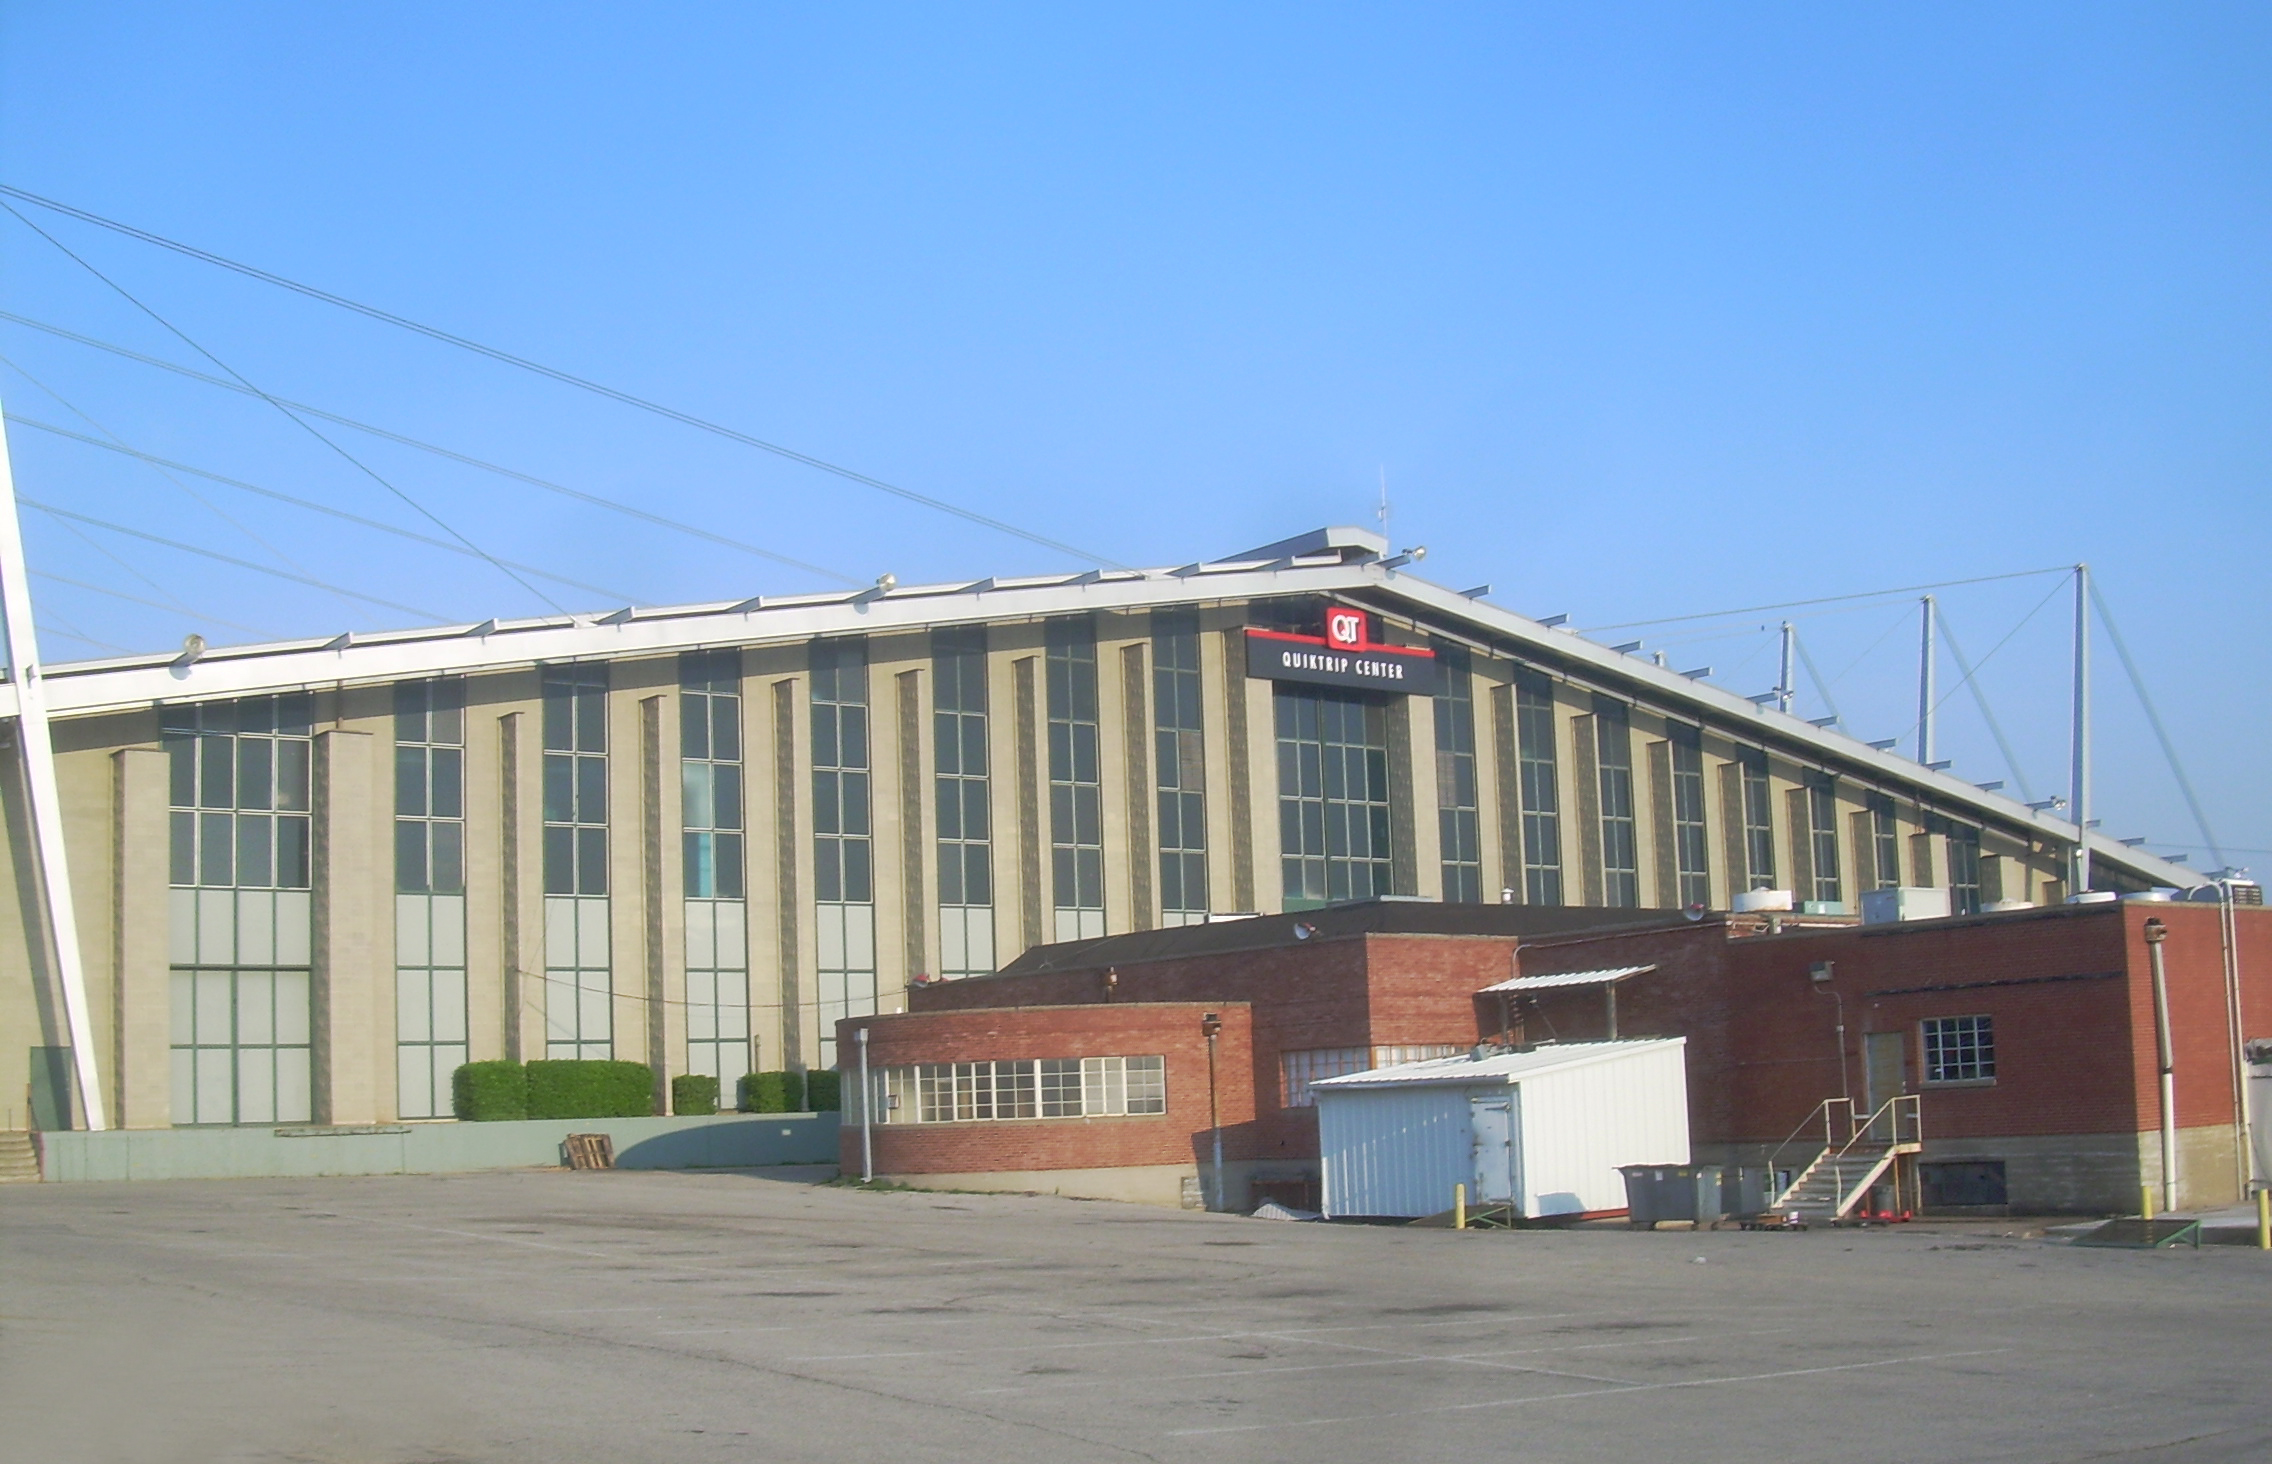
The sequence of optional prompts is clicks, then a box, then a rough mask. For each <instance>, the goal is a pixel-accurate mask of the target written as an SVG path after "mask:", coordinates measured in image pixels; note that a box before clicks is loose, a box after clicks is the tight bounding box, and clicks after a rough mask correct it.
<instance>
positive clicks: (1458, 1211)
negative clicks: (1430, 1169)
mask: <svg viewBox="0 0 2272 1464" xmlns="http://www.w3.org/2000/svg"><path fill="white" fill-rule="evenodd" d="M1452 1229H1454V1230H1465V1229H1467V1186H1466V1185H1464V1184H1455V1185H1453V1186H1452Z"/></svg>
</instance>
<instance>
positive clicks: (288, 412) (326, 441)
mask: <svg viewBox="0 0 2272 1464" xmlns="http://www.w3.org/2000/svg"><path fill="white" fill-rule="evenodd" d="M0 209H6V210H7V211H8V212H9V213H10V214H11V215H13V216H14V217H15V220H16V222H18V223H20V224H22V225H23V226H24V227H25V228H27V229H29V230H31V231H32V232H33V233H35V234H37V235H39V236H40V237H41V238H42V239H45V240H46V241H47V242H48V243H50V244H52V245H54V246H55V248H56V249H57V250H58V251H60V252H61V253H62V255H63V256H64V258H66V259H69V260H70V261H71V262H72V263H73V264H76V265H78V266H79V267H80V268H81V269H83V270H85V271H86V272H87V273H89V274H91V275H93V276H94V277H95V278H96V279H98V280H101V281H102V282H103V283H104V284H106V285H108V286H110V288H111V289H112V290H113V291H114V292H116V293H117V295H118V297H119V298H120V299H122V300H124V301H126V303H127V304H129V305H132V306H133V307H134V308H135V309H137V310H139V311H141V312H142V313H143V314H144V315H147V316H149V317H150V318H151V319H152V320H154V321H156V322H157V323H158V324H159V325H161V326H163V327H164V328H165V329H166V330H167V331H168V332H169V333H171V334H172V335H173V336H174V337H175V338H176V339H177V340H179V341H180V342H181V343H182V344H183V345H185V346H187V347H189V348H190V349H191V350H193V351H195V352H197V354H198V355H200V356H203V357H204V358H205V359H206V360H208V361H211V362H212V363H213V364H214V365H216V366H218V367H220V368H221V370H222V371H224V372H226V373H227V374H228V375H230V376H233V377H235V378H236V379H237V381H238V382H240V383H241V384H242V385H243V386H244V387H245V389H246V390H248V391H250V392H252V393H253V394H254V395H255V396H258V397H259V398H260V399H261V400H262V401H265V402H267V403H268V404H269V405H270V406H272V407H274V408H275V409H276V410H277V411H279V412H281V413H283V414H284V417H285V420H287V421H289V422H291V423H292V424H293V425H294V426H297V427H298V428H300V430H301V431H303V432H305V433H307V434H308V435H309V436H310V437H313V438H314V439H315V440H316V441H318V442H320V443H322V444H323V445H324V446H325V447H328V448H330V449H331V450H332V451H333V452H335V453H337V454H338V455H339V456H340V457H341V458H343V459H345V460H346V461H347V463H348V464H349V465H350V466H352V467H353V468H355V469H356V470H357V471H358V472H360V473H362V474H363V476H365V477H367V478H369V479H370V480H371V481H372V482H374V483H376V484H378V485H379V486H380V487H381V488H384V489H386V490H387V492H389V493H392V494H393V495H394V496H395V497H397V498H399V499H401V500H402V501H403V502H404V503H406V504H408V505H410V507H411V508H412V509H414V510H416V511H417V513H418V514H419V516H420V517H422V518H424V519H425V520H427V522H429V523H431V524H433V525H434V526H435V527H436V528H438V529H440V530H441V531H442V532H443V533H445V534H448V535H449V536H450V537H451V538H453V539H455V540H457V541H458V542H459V543H461V544H463V545H465V547H466V548H468V549H471V550H472V551H473V552H474V553H475V554H477V555H479V556H480V557H481V558H483V559H485V560H488V561H489V563H490V564H491V566H493V567H494V568H495V569H496V570H497V572H498V573H500V574H502V575H504V576H505V577H506V578H507V579H509V580H511V581H513V583H515V584H517V585H519V586H520V587H521V588H522V589H524V590H527V591H528V592H529V593H530V594H532V595H534V596H536V597H537V598H538V599H539V600H542V601H543V602H544V603H545V604H547V605H549V606H551V607H552V608H553V609H555V610H558V611H561V612H562V613H563V614H565V613H566V607H564V606H563V605H561V604H560V602H559V601H557V600H555V599H553V598H552V597H551V596H550V595H547V594H546V593H545V592H544V591H542V590H540V589H538V588H537V587H536V586H535V585H532V584H530V583H529V582H528V581H527V580H525V579H523V578H521V576H520V575H518V574H516V573H514V572H513V571H512V570H511V569H509V568H507V567H506V566H505V565H504V563H503V562H501V561H500V560H499V559H498V558H497V557H496V556H495V555H493V554H491V553H490V552H489V551H488V550H486V549H483V548H482V547H481V546H480V545H479V544H476V543H474V542H473V540H471V539H469V538H467V537H466V536H465V535H463V534H461V533H459V532H458V531H457V530H456V529H455V528H453V527H451V526H450V525H449V524H447V523H445V522H443V520H442V518H441V516H440V515H438V514H436V513H434V512H433V511H432V510H431V509H429V508H427V507H426V505H424V504H423V503H420V502H419V501H418V500H417V499H415V498H412V497H411V496H410V495H409V494H408V493H405V492H403V491H402V490H401V489H400V488H397V487H396V486H395V485H394V484H392V483H390V482H388V481H387V480H386V479H385V478H383V477H381V476H380V475H379V474H378V472H377V471H376V470H374V469H373V468H372V467H371V466H370V465H369V464H367V463H365V462H364V461H362V459H360V458H358V457H356V456H355V454H353V453H351V452H349V451H348V450H347V449H346V448H344V447H341V446H340V445H339V444H338V443H336V442H334V441H332V440H331V439H330V438H328V437H326V436H324V435H323V433H322V432H321V431H320V430H319V429H318V428H317V427H316V426H315V425H314V424H313V423H311V422H309V421H308V420H307V419H306V418H304V417H302V416H300V415H299V414H298V413H296V412H294V411H293V410H292V409H291V408H290V407H287V406H285V405H284V404H283V403H282V402H280V401H278V400H277V399H276V398H275V397H272V396H270V395H269V394H268V393H267V392H265V391H262V390H261V389H260V388H259V387H257V386H254V385H253V384H252V382H251V381H250V380H248V379H247V378H246V377H245V375H244V373H243V372H241V371H238V370H237V369H236V368H235V367H233V366H231V365H230V364H229V363H228V362H226V361H224V360H222V359H221V358H220V357H219V356H216V355H214V354H213V353H212V352H211V351H208V350H206V349H205V348H204V347H203V346H201V345H199V344H198V343H197V342H195V341H193V340H191V339H190V338H189V336H188V334H187V333H186V332H184V331H183V330H181V329H180V328H179V327H178V326H176V325H175V324H174V323H173V322H172V321H170V320H168V319H166V318H165V317H164V316H163V315H160V314H159V313H158V312H157V311H155V310H153V309H151V308H150V307H149V306H148V305H145V304H143V303H142V301H140V300H139V299H137V298H135V296H134V295H133V293H132V292H131V291H129V290H128V289H127V288H126V287H125V286H124V285H121V284H120V283H118V281H116V280H114V279H112V278H111V277H110V276H109V275H106V274H104V273H103V272H102V271H101V270H99V269H97V268H95V267H94V265H93V264H91V263H89V262H88V261H87V260H85V259H83V258H81V257H80V256H79V255H78V254H76V253H74V252H73V251H72V249H71V247H70V246H69V245H67V244H65V243H64V242H63V241H62V240H61V239H58V238H56V237H55V236H54V235H53V234H50V233H49V232H47V230H45V229H43V228H41V227H40V226H39V225H37V224H35V223H33V222H32V221H31V220H30V219H27V218H25V217H24V216H23V214H22V213H21V212H20V211H18V210H17V209H16V208H15V207H14V206H12V205H10V204H7V203H0Z"/></svg>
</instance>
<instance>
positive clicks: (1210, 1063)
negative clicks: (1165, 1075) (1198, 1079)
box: [1199, 1012, 1223, 1210]
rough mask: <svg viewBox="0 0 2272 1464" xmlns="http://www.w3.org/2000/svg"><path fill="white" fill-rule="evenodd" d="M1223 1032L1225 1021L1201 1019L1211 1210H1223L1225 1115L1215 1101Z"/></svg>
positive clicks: (1213, 1016) (1214, 1017)
mask: <svg viewBox="0 0 2272 1464" xmlns="http://www.w3.org/2000/svg"><path fill="white" fill-rule="evenodd" d="M1222 1030H1223V1019H1222V1017H1221V1016H1219V1015H1218V1014H1216V1013H1214V1012H1208V1013H1207V1014H1206V1015H1205V1016H1202V1017H1201V1018H1200V1019H1199V1031H1200V1033H1201V1035H1203V1036H1205V1037H1206V1039H1207V1131H1208V1135H1209V1137H1210V1140H1211V1141H1212V1143H1213V1147H1214V1151H1215V1171H1214V1174H1213V1176H1212V1180H1213V1182H1212V1183H1211V1184H1210V1185H1209V1186H1208V1188H1209V1189H1212V1190H1213V1191H1214V1192H1215V1194H1214V1198H1213V1199H1212V1200H1211V1201H1210V1202H1209V1203H1208V1206H1207V1208H1208V1209H1210V1210H1220V1209H1222V1208H1223V1114H1222V1109H1221V1108H1220V1107H1219V1106H1218V1105H1217V1103H1216V1099H1215V1038H1216V1035H1217V1034H1218V1033H1220V1032H1221V1031H1222Z"/></svg>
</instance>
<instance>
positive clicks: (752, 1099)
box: [741, 1073, 805, 1113]
mask: <svg viewBox="0 0 2272 1464" xmlns="http://www.w3.org/2000/svg"><path fill="white" fill-rule="evenodd" d="M741 1089H742V1091H741V1100H742V1102H741V1109H742V1112H744V1113H802V1112H804V1108H805V1075H804V1074H803V1073H751V1074H749V1075H748V1076H747V1077H744V1078H743V1079H742V1082H741Z"/></svg>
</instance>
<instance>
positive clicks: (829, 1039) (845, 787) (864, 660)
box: [812, 638, 876, 1068]
mask: <svg viewBox="0 0 2272 1464" xmlns="http://www.w3.org/2000/svg"><path fill="white" fill-rule="evenodd" d="M812 665H813V895H814V899H815V902H816V906H817V915H818V920H819V927H820V928H819V936H820V940H819V976H820V992H819V1000H820V1066H822V1067H824V1068H825V1067H834V1066H835V1065H836V1023H837V1021H838V1020H839V1019H840V1018H843V1017H864V1016H868V1015H870V1014H871V1013H873V1012H874V1011H875V1009H876V903H875V902H876V887H875V839H874V832H873V827H874V826H873V825H872V823H871V822H870V820H869V788H868V775H869V771H870V767H871V763H870V761H869V758H870V749H869V745H868V646H867V642H865V641H863V640H860V639H857V638H846V639H844V640H827V641H820V642H817V643H815V644H814V646H813V658H812Z"/></svg>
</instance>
